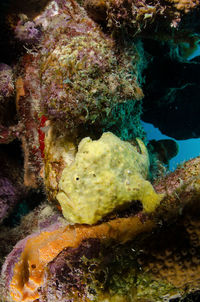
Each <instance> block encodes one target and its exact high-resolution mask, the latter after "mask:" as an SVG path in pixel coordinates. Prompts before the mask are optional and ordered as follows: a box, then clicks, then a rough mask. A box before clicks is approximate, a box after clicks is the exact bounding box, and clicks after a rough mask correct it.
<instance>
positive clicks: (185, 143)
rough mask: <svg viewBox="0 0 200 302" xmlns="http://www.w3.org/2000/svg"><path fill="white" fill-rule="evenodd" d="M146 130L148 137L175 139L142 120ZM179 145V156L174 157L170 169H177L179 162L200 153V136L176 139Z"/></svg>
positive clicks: (149, 138)
mask: <svg viewBox="0 0 200 302" xmlns="http://www.w3.org/2000/svg"><path fill="white" fill-rule="evenodd" d="M142 125H143V127H144V130H145V132H146V134H147V139H148V140H151V139H156V140H159V139H173V138H171V137H169V136H166V135H164V134H162V133H161V132H160V130H159V129H158V128H155V127H154V126H153V125H152V124H149V123H145V122H142ZM173 140H174V141H176V142H177V143H178V145H179V152H178V154H177V156H175V157H174V158H172V159H171V160H170V163H169V169H170V170H172V171H173V170H174V169H176V167H177V165H178V164H181V163H183V162H184V161H186V160H189V159H191V158H193V157H196V156H198V155H200V138H195V139H187V140H178V141H177V140H175V139H173Z"/></svg>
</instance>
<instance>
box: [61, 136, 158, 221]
mask: <svg viewBox="0 0 200 302" xmlns="http://www.w3.org/2000/svg"><path fill="white" fill-rule="evenodd" d="M136 142H137V146H136V147H135V146H133V145H131V144H130V143H128V142H124V141H122V140H120V139H119V138H118V137H117V136H115V135H114V134H112V133H111V132H106V133H104V134H103V135H102V136H101V138H100V139H99V140H96V141H92V140H91V139H90V138H89V137H86V138H84V139H83V140H82V141H81V142H80V144H79V147H78V152H77V154H76V157H75V160H74V162H73V163H72V164H71V165H70V166H69V167H66V168H65V169H64V170H63V172H62V176H61V179H60V182H59V192H58V194H57V200H58V201H59V203H60V205H61V207H62V211H63V215H64V217H65V218H66V219H67V220H68V221H70V222H72V223H86V224H94V223H96V222H98V221H99V220H101V219H102V218H103V217H104V216H106V215H107V214H109V213H111V212H112V211H113V210H115V209H118V208H119V207H121V206H124V205H125V206H127V205H129V204H130V202H131V201H134V200H136V201H137V200H139V201H141V202H142V205H143V208H144V211H145V212H152V211H154V210H155V208H156V207H157V206H158V205H159V202H160V200H161V198H162V195H158V194H157V193H156V192H155V191H154V189H153V187H152V185H151V183H150V182H149V181H147V180H146V178H147V176H148V171H149V157H148V151H147V149H146V147H145V145H144V143H143V142H142V141H141V140H140V139H137V140H136Z"/></svg>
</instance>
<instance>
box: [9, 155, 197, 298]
mask: <svg viewBox="0 0 200 302" xmlns="http://www.w3.org/2000/svg"><path fill="white" fill-rule="evenodd" d="M198 168H199V158H197V159H195V160H191V161H189V162H187V163H186V164H185V166H183V167H181V168H179V170H177V171H175V172H173V173H171V174H169V175H168V176H167V177H166V178H163V179H161V180H160V181H159V182H158V183H156V184H155V188H156V189H157V191H158V192H165V197H164V198H163V200H162V202H161V204H160V206H159V207H160V210H156V211H155V212H153V214H151V215H150V216H149V217H148V216H146V215H144V214H142V213H141V212H139V213H138V214H136V215H135V214H132V215H131V211H130V210H129V216H128V217H126V216H125V217H122V218H117V217H116V218H112V219H111V220H109V221H107V222H102V223H100V224H98V225H95V226H84V225H74V226H69V225H66V222H65V221H64V220H57V222H55V220H54V223H53V219H54V218H53V219H52V218H51V216H49V219H48V223H50V226H48V225H45V224H44V223H42V224H40V227H39V230H40V231H39V232H37V233H33V234H31V235H30V236H28V237H26V239H23V240H22V241H20V242H19V243H18V244H17V245H16V247H15V249H14V250H13V251H12V252H11V254H10V255H9V256H8V257H7V260H6V262H5V264H4V266H3V275H4V276H5V278H6V280H7V281H6V282H7V289H8V290H9V294H10V295H11V296H12V297H13V300H14V301H26V299H28V300H30V301H34V299H37V298H39V299H40V300H41V301H43V299H44V301H45V299H46V298H47V299H48V300H49V301H51V299H53V297H55V296H60V298H59V299H60V301H65V299H67V300H66V301H68V299H71V298H70V297H74V299H75V301H76V299H78V300H77V301H79V299H80V295H83V297H84V295H86V297H87V299H88V300H89V301H90V299H92V296H98V297H99V298H98V299H99V300H98V301H101V299H102V301H103V297H104V298H105V297H106V296H108V299H110V296H111V295H112V294H116V296H120V295H122V293H123V290H127V289H128V293H127V295H126V298H127V297H128V295H132V298H133V295H134V296H135V298H137V299H139V298H141V296H143V295H144V294H145V295H148V297H149V300H150V301H155V300H154V295H155V296H156V294H157V295H160V296H159V297H160V299H161V297H162V295H163V296H164V295H167V294H168V295H169V296H170V295H172V296H173V295H174V294H183V292H185V291H186V290H184V288H185V287H186V286H187V290H190V289H191V290H194V289H196V288H199V273H198V269H195V270H194V264H196V265H199V264H198V263H199V260H198V249H199V243H198V242H199V241H198V240H199V239H198V232H199V218H198V215H199V214H198V213H199V212H198V211H197V209H198V200H199V194H200V190H199V173H198V170H199V169H198ZM180 177H181V178H182V182H181V181H180ZM191 179H192V180H191ZM164 184H168V185H167V187H166V186H164ZM181 208H183V211H182V213H181V212H180V209H181ZM48 211H49V210H47V211H45V208H43V215H44V214H45V213H47V215H48ZM180 213H181V214H180ZM43 215H41V214H40V217H43ZM53 217H54V216H53ZM57 217H59V215H58V216H57ZM175 218H176V220H175V221H174V219H175ZM40 219H41V218H40ZM51 219H52V222H50V221H51ZM57 219H58V218H57ZM161 220H162V223H161ZM43 221H44V218H43ZM191 226H192V227H191ZM174 227H175V228H176V230H177V231H176V232H173V231H171V230H172V229H173V228H174ZM153 229H154V232H153V233H152V232H151V231H152V230H153ZM142 233H146V235H145V236H141V235H140V237H139V236H138V235H139V234H142ZM172 234H174V235H172ZM186 234H188V235H186ZM190 234H191V235H190ZM167 236H168V237H167ZM185 236H186V237H185ZM188 236H189V237H188ZM159 238H163V240H164V238H169V240H167V241H166V240H164V241H162V240H160V239H159ZM177 238H179V239H177ZM183 238H187V242H186V241H184V240H182V239H183ZM133 239H134V241H133V243H130V242H129V244H128V245H126V244H125V243H126V242H127V241H132V240H133ZM149 242H150V243H151V244H150V245H149ZM119 243H120V245H119ZM121 244H123V245H121ZM94 246H95V247H94ZM114 246H115V248H114V249H115V252H114V251H113V247H114ZM147 246H148V248H147ZM158 246H159V247H158ZM102 249H103V250H102ZM127 249H128V250H127ZM127 251H129V252H128V254H127ZM131 251H132V252H131ZM155 251H156V252H155ZM179 251H180V252H179ZM16 253H17V255H18V257H16ZM115 253H116V254H115ZM123 253H125V254H126V256H127V255H129V256H128V257H130V259H129V258H128V259H129V260H128V259H126V261H125V263H124V259H125V258H126V257H125V256H124V254H123ZM179 253H180V255H181V256H180V257H182V259H183V262H181V264H180V259H181V258H180V257H179V256H178V255H179ZM105 254H106V255H107V256H105ZM109 254H110V255H112V256H111V258H109V256H108V255H109ZM113 255H116V256H113ZM120 255H121V256H120ZM96 257H97V258H96ZM105 257H107V258H105ZM113 257H114V258H113ZM115 257H117V258H115ZM124 257H125V258H124ZM195 257H196V258H195ZM64 259H65V260H64ZM91 259H92V260H91ZM94 259H99V260H98V262H95V260H94ZM103 259H104V260H103ZM106 259H107V260H106ZM195 259H196V260H195ZM102 261H103V262H102ZM127 261H128V262H127ZM129 261H130V262H129ZM70 262H71V264H70ZM152 262H153V263H152ZM66 263H67V264H66ZM94 263H95V265H94ZM130 263H131V265H130ZM66 265H67V266H66ZM90 265H91V267H92V265H93V270H92V268H91V270H90ZM116 265H117V266H118V269H119V271H117V270H115V269H114V268H113V266H114V267H115V266H116ZM126 265H128V268H129V269H128V271H127V266H126ZM102 266H103V268H102ZM185 266H186V267H187V269H185ZM161 267H163V268H162V269H158V268H161ZM172 267H173V270H172ZM10 270H11V271H13V273H9V274H8V271H10ZM88 270H89V271H88ZM101 270H103V271H104V270H105V272H104V273H103V271H102V273H103V274H105V273H106V272H107V276H106V275H103V276H102V277H101V278H100V275H98V274H100V272H101ZM123 270H125V271H126V277H125V276H124V279H123V280H124V281H123V282H121V284H120V283H119V282H120V281H119V280H118V278H119V277H117V275H118V274H119V272H122V271H123ZM88 274H89V277H87V275H88ZM108 276H109V277H108ZM55 278H56V279H55ZM82 278H83V279H82ZM84 278H86V279H84ZM87 278H90V279H89V280H88V279H87ZM99 278H100V279H99ZM102 278H103V279H102ZM120 278H121V277H120ZM144 278H145V279H144ZM191 278H192V279H191ZM129 279H130V281H128V280H129ZM56 280H57V281H56ZM67 280H68V281H67ZM80 280H87V281H86V284H85V283H80ZM117 280H118V281H117ZM131 280H132V281H131ZM134 280H135V281H134ZM144 280H146V281H145V282H146V283H144ZM179 280H180V282H179ZM191 280H193V281H194V282H192V284H191ZM68 282H69V283H68ZM87 282H88V283H87ZM109 282H110V283H109ZM108 283H109V285H108ZM56 284H57V285H58V284H60V286H57V285H56ZM84 284H85V285H84ZM106 284H107V286H108V287H106ZM145 284H146V285H145ZM161 284H162V287H161V288H162V289H161V288H160V286H161ZM86 285H88V287H87V286H86ZM151 286H152V287H153V288H154V289H155V288H157V289H156V291H153V292H152V291H151ZM135 287H136V292H135V291H133V288H135ZM67 288H68V289H67ZM106 288H107V289H106ZM159 288H160V289H159ZM66 289H67V293H68V294H67V296H66V294H64V293H66V292H65V290H66ZM92 289H93V290H92ZM144 290H145V292H144V293H143V294H142V292H143V291H144ZM158 290H159V292H158ZM146 291H147V292H146ZM63 295H64V296H63ZM77 295H78V297H79V298H77ZM102 295H103V296H102ZM45 297H46V298H45ZM108 301H110V300H108ZM123 301H126V300H123ZM127 301H128V300H127Z"/></svg>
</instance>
